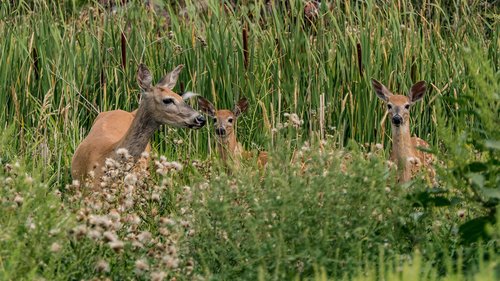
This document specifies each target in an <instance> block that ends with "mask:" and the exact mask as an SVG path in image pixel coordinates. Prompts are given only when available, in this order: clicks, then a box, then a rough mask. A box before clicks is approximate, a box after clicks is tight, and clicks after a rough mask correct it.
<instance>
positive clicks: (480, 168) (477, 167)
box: [467, 162, 488, 173]
mask: <svg viewBox="0 0 500 281" xmlns="http://www.w3.org/2000/svg"><path fill="white" fill-rule="evenodd" d="M467 167H468V168H469V171H471V172H473V173H479V172H484V171H486V170H488V166H487V165H486V164H484V163H482V162H472V163H470V164H469V165H467Z"/></svg>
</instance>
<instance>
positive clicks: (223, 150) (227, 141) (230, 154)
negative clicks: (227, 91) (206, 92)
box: [198, 97, 267, 168]
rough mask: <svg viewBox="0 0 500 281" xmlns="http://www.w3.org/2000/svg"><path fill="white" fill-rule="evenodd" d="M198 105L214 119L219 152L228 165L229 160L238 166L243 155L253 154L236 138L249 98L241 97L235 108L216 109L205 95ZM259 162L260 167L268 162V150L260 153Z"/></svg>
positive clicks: (247, 156) (248, 156) (227, 165)
mask: <svg viewBox="0 0 500 281" xmlns="http://www.w3.org/2000/svg"><path fill="white" fill-rule="evenodd" d="M198 105H199V106H200V109H201V111H202V112H205V113H206V114H207V115H208V116H210V117H212V118H213V120H214V126H215V135H216V143H217V152H218V153H219V155H220V156H221V158H222V162H223V163H224V165H225V166H226V167H229V164H230V163H229V161H232V162H233V163H231V164H234V165H236V166H238V165H239V160H240V158H241V157H244V158H250V157H251V156H252V153H251V152H247V151H245V150H244V149H243V146H242V145H241V143H239V142H238V141H237V140H236V131H235V126H236V120H237V119H238V117H239V116H240V115H241V114H242V113H244V112H245V111H247V109H248V100H247V99H246V98H241V99H240V100H239V101H238V102H237V103H236V106H235V107H234V109H233V110H228V109H221V110H215V107H214V105H213V104H212V103H211V102H209V101H208V100H206V99H205V98H203V97H199V98H198ZM257 164H258V166H259V167H260V168H262V167H264V166H265V165H266V164H267V153H266V152H264V151H261V152H260V153H259V155H258V157H257Z"/></svg>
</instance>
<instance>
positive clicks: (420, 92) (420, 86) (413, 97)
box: [408, 81, 427, 103]
mask: <svg viewBox="0 0 500 281" xmlns="http://www.w3.org/2000/svg"><path fill="white" fill-rule="evenodd" d="M425 90H427V87H426V86H425V81H419V82H417V83H415V84H414V85H413V86H411V89H410V93H409V94H408V98H409V99H410V101H411V103H415V102H417V101H419V100H421V99H422V98H423V97H424V95H425Z"/></svg>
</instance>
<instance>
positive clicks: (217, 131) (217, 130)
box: [215, 127, 226, 136]
mask: <svg viewBox="0 0 500 281" xmlns="http://www.w3.org/2000/svg"><path fill="white" fill-rule="evenodd" d="M215 134H217V135H218V136H223V135H225V134H226V129H224V128H222V127H220V128H217V129H215Z"/></svg>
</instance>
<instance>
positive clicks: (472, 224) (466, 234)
mask: <svg viewBox="0 0 500 281" xmlns="http://www.w3.org/2000/svg"><path fill="white" fill-rule="evenodd" d="M489 223H495V218H494V217H492V216H485V217H479V218H475V219H472V220H470V221H468V222H466V223H464V224H462V225H461V226H460V227H459V229H458V232H459V233H460V237H461V238H462V242H464V243H466V244H468V243H472V242H476V241H478V240H479V239H482V240H485V241H486V240H488V239H489V238H490V236H489V235H488V233H487V232H486V228H485V226H486V225H487V224H489Z"/></svg>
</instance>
